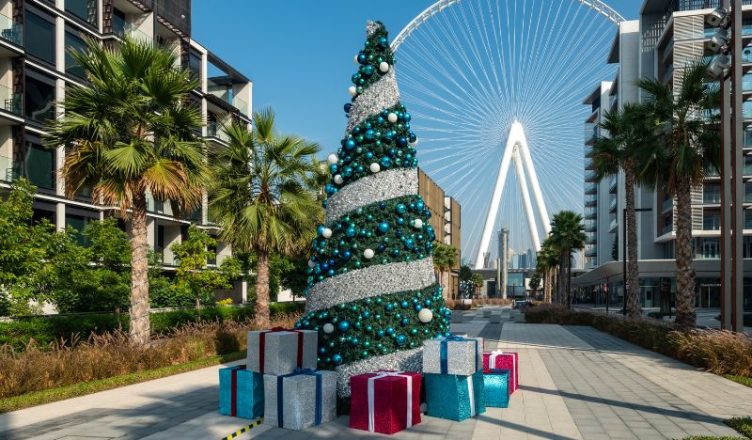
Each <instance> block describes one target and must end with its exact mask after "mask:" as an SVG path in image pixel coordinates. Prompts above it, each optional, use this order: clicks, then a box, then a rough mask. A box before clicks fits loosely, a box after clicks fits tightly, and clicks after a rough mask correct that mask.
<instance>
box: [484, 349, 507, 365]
mask: <svg viewBox="0 0 752 440" xmlns="http://www.w3.org/2000/svg"><path fill="white" fill-rule="evenodd" d="M502 354H504V352H503V351H501V350H494V351H492V352H491V356H489V357H488V369H489V370H493V369H494V368H496V359H497V358H498V357H499V356H501V355H502Z"/></svg>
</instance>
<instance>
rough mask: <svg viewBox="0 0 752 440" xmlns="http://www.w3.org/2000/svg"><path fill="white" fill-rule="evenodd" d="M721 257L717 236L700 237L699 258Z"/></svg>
mask: <svg viewBox="0 0 752 440" xmlns="http://www.w3.org/2000/svg"><path fill="white" fill-rule="evenodd" d="M720 257H721V245H720V240H719V239H717V238H703V239H700V252H699V255H697V258H699V259H717V258H720Z"/></svg>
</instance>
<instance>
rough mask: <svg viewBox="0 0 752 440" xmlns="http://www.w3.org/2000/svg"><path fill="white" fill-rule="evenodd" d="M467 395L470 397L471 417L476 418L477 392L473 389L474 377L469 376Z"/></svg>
mask: <svg viewBox="0 0 752 440" xmlns="http://www.w3.org/2000/svg"><path fill="white" fill-rule="evenodd" d="M466 379H467V395H468V396H469V397H470V417H475V390H474V389H473V376H467V377H466Z"/></svg>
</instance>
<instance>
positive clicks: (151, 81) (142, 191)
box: [45, 39, 208, 344]
mask: <svg viewBox="0 0 752 440" xmlns="http://www.w3.org/2000/svg"><path fill="white" fill-rule="evenodd" d="M72 56H73V57H74V58H75V60H76V62H78V64H79V65H80V66H81V67H83V68H84V70H85V71H86V74H87V78H88V80H89V87H87V88H84V87H73V88H69V89H68V90H67V91H66V97H65V102H64V104H63V105H64V107H65V117H64V118H63V119H61V120H58V121H56V122H52V123H51V124H50V127H49V132H50V134H49V136H47V138H46V139H45V143H46V145H47V146H48V147H50V148H57V147H58V146H60V145H63V146H64V147H65V161H64V164H63V168H62V172H61V174H62V177H63V179H64V181H65V192H66V193H67V195H68V196H69V197H72V196H74V195H75V194H77V193H80V192H81V191H83V190H91V194H92V199H93V200H94V201H95V202H98V203H103V204H106V205H117V206H119V207H120V209H121V215H122V217H123V220H124V221H125V223H126V226H127V229H128V233H129V235H130V239H131V254H132V259H131V261H132V266H131V295H130V301H131V309H130V338H131V341H132V342H133V343H136V344H146V343H148V342H149V339H150V331H151V326H150V321H149V278H148V269H149V266H148V251H149V245H148V241H147V218H146V211H147V197H148V195H151V197H153V198H154V199H156V200H163V201H171V202H172V203H173V204H175V205H176V206H177V207H179V208H180V209H181V210H182V211H184V212H190V211H191V210H193V209H195V208H196V207H197V206H200V203H201V195H202V188H204V187H205V184H206V183H207V182H208V168H207V166H206V160H205V154H204V146H203V143H202V141H201V140H200V139H199V138H197V137H196V135H195V134H194V133H195V132H196V130H198V129H200V127H201V115H200V113H199V111H198V110H197V109H196V108H194V107H193V106H191V105H187V104H186V103H187V102H188V101H187V100H188V98H189V96H190V94H191V91H192V90H193V89H194V88H195V87H196V86H197V83H196V82H195V81H193V80H192V79H191V74H190V73H189V71H188V70H185V69H181V68H178V67H175V66H177V65H178V59H177V58H176V57H175V56H174V55H173V54H172V53H171V52H169V51H166V50H164V49H161V48H157V47H153V46H152V45H151V44H150V43H147V42H135V41H132V40H128V39H126V40H125V41H124V42H123V43H122V44H120V45H119V47H117V48H107V47H104V46H100V45H98V44H97V43H94V42H90V43H89V45H88V48H87V50H86V51H73V52H72Z"/></svg>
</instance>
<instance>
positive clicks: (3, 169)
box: [0, 156, 18, 183]
mask: <svg viewBox="0 0 752 440" xmlns="http://www.w3.org/2000/svg"><path fill="white" fill-rule="evenodd" d="M17 175H18V173H17V170H16V168H15V167H14V166H13V159H11V158H10V157H7V156H0V180H2V181H3V182H7V183H11V182H13V181H14V180H16V176H17Z"/></svg>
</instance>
